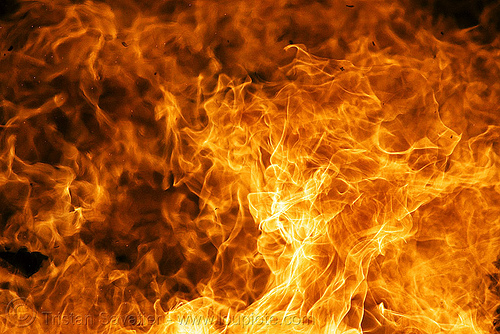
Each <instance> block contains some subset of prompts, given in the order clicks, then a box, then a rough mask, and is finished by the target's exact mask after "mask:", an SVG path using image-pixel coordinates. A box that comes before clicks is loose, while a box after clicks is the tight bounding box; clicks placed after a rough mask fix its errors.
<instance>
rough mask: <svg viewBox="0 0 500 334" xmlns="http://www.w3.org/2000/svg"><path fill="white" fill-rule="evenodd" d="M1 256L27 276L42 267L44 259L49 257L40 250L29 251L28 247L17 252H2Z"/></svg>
mask: <svg viewBox="0 0 500 334" xmlns="http://www.w3.org/2000/svg"><path fill="white" fill-rule="evenodd" d="M0 258H1V259H3V260H5V261H6V262H7V263H8V264H10V265H11V266H13V267H14V268H15V269H16V270H17V271H19V272H20V273H21V274H22V275H24V276H25V277H31V276H33V275H34V274H35V273H37V272H38V271H39V270H40V268H41V267H42V263H43V261H45V260H47V259H48V257H47V256H46V255H43V254H42V253H40V252H28V249H26V248H24V247H23V248H21V249H19V250H18V251H17V252H11V251H4V252H0Z"/></svg>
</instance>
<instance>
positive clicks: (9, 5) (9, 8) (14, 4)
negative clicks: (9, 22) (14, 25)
mask: <svg viewBox="0 0 500 334" xmlns="http://www.w3.org/2000/svg"><path fill="white" fill-rule="evenodd" d="M19 7H20V5H19V2H18V1H17V0H1V1H0V20H6V19H8V18H9V16H11V15H12V14H14V13H15V12H17V11H18V10H19Z"/></svg>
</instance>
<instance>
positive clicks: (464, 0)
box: [414, 0, 499, 30]
mask: <svg viewBox="0 0 500 334" xmlns="http://www.w3.org/2000/svg"><path fill="white" fill-rule="evenodd" d="M414 3H416V4H417V5H418V6H420V7H423V8H427V9H428V10H430V11H431V12H432V16H433V18H434V19H435V20H437V19H441V18H444V19H452V20H453V21H454V22H455V23H456V25H457V27H458V28H460V29H464V28H469V27H473V26H476V25H478V24H480V23H484V22H480V17H481V14H482V13H483V11H484V10H485V9H486V8H488V7H495V6H496V5H498V4H499V1H498V0H472V1H471V0H414ZM492 23H494V22H492V21H491V20H490V22H486V24H488V25H491V24H492ZM496 28H498V27H496ZM497 30H498V29H497Z"/></svg>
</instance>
